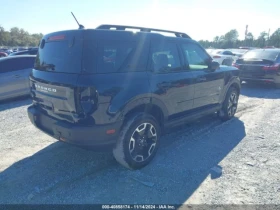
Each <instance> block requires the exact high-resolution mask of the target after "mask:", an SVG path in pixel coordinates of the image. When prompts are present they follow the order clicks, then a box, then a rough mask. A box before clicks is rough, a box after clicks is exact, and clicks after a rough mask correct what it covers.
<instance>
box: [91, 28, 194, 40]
mask: <svg viewBox="0 0 280 210" xmlns="http://www.w3.org/2000/svg"><path fill="white" fill-rule="evenodd" d="M111 28H114V29H116V30H123V31H124V30H125V29H139V30H140V31H142V32H152V31H157V32H165V33H172V34H175V36H176V37H182V38H189V39H191V37H190V36H189V35H187V34H186V33H182V32H178V31H167V30H161V29H155V28H144V27H137V26H122V25H100V26H98V27H97V28H96V29H107V30H110V29H111Z"/></svg>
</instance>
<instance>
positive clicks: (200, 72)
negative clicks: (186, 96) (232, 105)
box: [181, 42, 224, 109]
mask: <svg viewBox="0 0 280 210" xmlns="http://www.w3.org/2000/svg"><path fill="white" fill-rule="evenodd" d="M181 47H182V50H183V54H184V57H185V60H186V62H187V65H188V68H189V70H190V71H191V72H192V73H193V75H194V77H195V80H194V83H195V87H194V89H195V90H194V99H193V100H194V101H193V107H192V108H193V109H197V108H207V107H211V106H213V105H215V104H216V105H217V104H218V103H219V98H220V95H221V93H222V90H223V87H224V72H222V71H219V70H216V71H215V72H211V71H209V68H208V64H209V61H210V60H211V58H210V57H209V56H208V54H207V53H206V52H205V50H204V49H203V48H202V47H201V46H199V45H198V44H196V43H192V42H184V43H182V45H181Z"/></svg>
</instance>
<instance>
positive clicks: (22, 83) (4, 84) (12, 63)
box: [0, 55, 36, 100]
mask: <svg viewBox="0 0 280 210" xmlns="http://www.w3.org/2000/svg"><path fill="white" fill-rule="evenodd" d="M35 58H36V56H35V55H20V56H11V57H9V56H8V57H4V58H0V100H5V99H9V98H14V97H18V96H24V95H28V94H29V90H30V88H29V75H30V72H31V70H32V68H33V66H34V62H35Z"/></svg>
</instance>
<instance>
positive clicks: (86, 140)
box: [27, 105, 122, 149]
mask: <svg viewBox="0 0 280 210" xmlns="http://www.w3.org/2000/svg"><path fill="white" fill-rule="evenodd" d="M27 112H28V117H29V119H30V121H31V123H32V124H33V125H35V126H36V127H37V128H38V129H40V130H41V131H43V132H45V133H46V134H48V135H50V136H52V137H54V138H56V139H58V140H60V141H63V142H66V143H70V144H73V145H77V146H81V147H89V148H90V147H93V148H94V147H96V148H99V147H101V148H104V147H105V148H106V149H108V148H113V146H114V145H115V143H116V141H117V138H118V135H119V130H120V127H121V125H122V122H121V121H120V122H117V123H113V124H108V125H98V126H97V125H94V126H87V125H75V124H72V123H68V122H65V121H61V120H58V119H55V118H52V117H50V116H48V115H46V114H44V113H43V112H41V111H40V110H39V109H38V108H36V107H35V106H33V105H32V106H29V107H28V109H27ZM112 129H114V130H115V133H113V134H107V133H106V131H107V130H112Z"/></svg>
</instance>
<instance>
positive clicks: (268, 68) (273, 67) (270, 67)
mask: <svg viewBox="0 0 280 210" xmlns="http://www.w3.org/2000/svg"><path fill="white" fill-rule="evenodd" d="M262 69H263V70H274V71H276V70H279V69H280V64H274V65H272V66H264V67H263V68H262Z"/></svg>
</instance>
